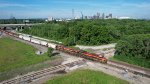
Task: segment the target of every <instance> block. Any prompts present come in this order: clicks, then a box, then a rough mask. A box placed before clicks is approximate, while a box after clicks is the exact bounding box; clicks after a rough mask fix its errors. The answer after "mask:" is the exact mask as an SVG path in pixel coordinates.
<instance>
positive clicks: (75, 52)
mask: <svg viewBox="0 0 150 84" xmlns="http://www.w3.org/2000/svg"><path fill="white" fill-rule="evenodd" d="M56 50H59V51H62V52H65V53H68V54H71V55H75V56H79V57H82V58H86V59H89V60H93V61H98V62H101V63H107V59H106V58H105V57H104V56H102V55H98V54H94V53H89V52H86V51H83V50H76V49H73V48H69V47H66V46H64V45H56Z"/></svg>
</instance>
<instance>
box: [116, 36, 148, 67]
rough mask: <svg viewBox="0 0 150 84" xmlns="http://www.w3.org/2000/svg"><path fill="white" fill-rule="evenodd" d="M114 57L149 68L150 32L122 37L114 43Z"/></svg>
mask: <svg viewBox="0 0 150 84" xmlns="http://www.w3.org/2000/svg"><path fill="white" fill-rule="evenodd" d="M115 58H117V59H119V60H122V61H126V62H129V63H132V64H137V65H140V66H143V67H148V68H150V34H136V35H130V36H126V37H124V38H122V39H121V40H120V41H118V43H117V45H116V53H115ZM131 59H133V60H131ZM139 60H140V61H139Z"/></svg>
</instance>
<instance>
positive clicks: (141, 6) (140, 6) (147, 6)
mask: <svg viewBox="0 0 150 84" xmlns="http://www.w3.org/2000/svg"><path fill="white" fill-rule="evenodd" d="M122 6H127V7H136V8H150V3H124V4H122Z"/></svg>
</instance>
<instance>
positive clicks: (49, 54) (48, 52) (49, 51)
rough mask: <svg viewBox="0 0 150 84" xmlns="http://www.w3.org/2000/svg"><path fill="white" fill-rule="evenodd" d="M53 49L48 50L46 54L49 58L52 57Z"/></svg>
mask: <svg viewBox="0 0 150 84" xmlns="http://www.w3.org/2000/svg"><path fill="white" fill-rule="evenodd" d="M53 50H54V49H53V48H48V51H47V54H48V56H49V57H51V56H52V55H53Z"/></svg>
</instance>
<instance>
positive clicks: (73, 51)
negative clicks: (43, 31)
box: [0, 30, 107, 63]
mask: <svg viewBox="0 0 150 84" xmlns="http://www.w3.org/2000/svg"><path fill="white" fill-rule="evenodd" d="M0 31H2V32H4V33H5V34H7V35H10V36H14V37H16V38H19V39H22V40H26V41H29V42H32V43H35V44H39V45H42V46H46V47H51V48H53V49H56V50H58V51H61V52H65V53H68V54H71V55H75V56H78V57H82V58H85V59H89V60H93V61H97V62H101V63H107V59H106V58H105V57H104V56H103V55H98V54H94V53H89V52H86V51H83V50H77V49H73V48H69V47H66V46H64V45H60V44H54V43H51V42H47V41H43V40H39V39H37V38H32V37H31V36H27V35H23V34H17V33H13V32H10V31H4V30H0Z"/></svg>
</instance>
